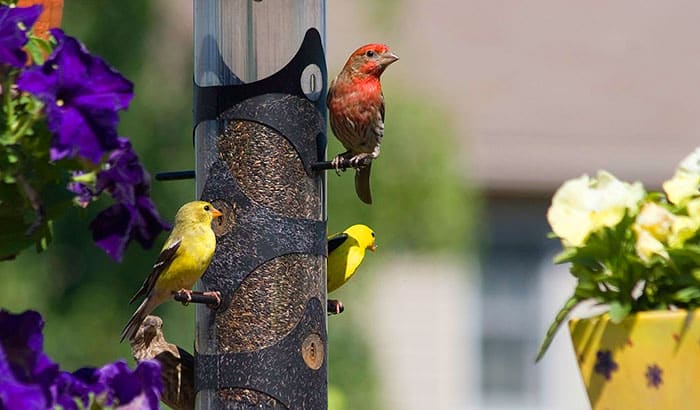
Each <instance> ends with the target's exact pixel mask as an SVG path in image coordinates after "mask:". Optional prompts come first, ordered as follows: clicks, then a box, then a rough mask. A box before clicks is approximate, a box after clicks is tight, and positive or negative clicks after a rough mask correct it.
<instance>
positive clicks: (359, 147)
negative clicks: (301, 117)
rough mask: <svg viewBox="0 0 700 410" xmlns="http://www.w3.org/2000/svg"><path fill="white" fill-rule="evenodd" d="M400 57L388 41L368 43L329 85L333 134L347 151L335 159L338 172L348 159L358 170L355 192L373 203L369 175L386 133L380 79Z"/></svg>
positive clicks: (367, 201)
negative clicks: (386, 43) (392, 49)
mask: <svg viewBox="0 0 700 410" xmlns="http://www.w3.org/2000/svg"><path fill="white" fill-rule="evenodd" d="M398 59H399V57H398V56H396V54H394V53H392V52H391V51H389V48H388V47H387V46H385V45H384V44H367V45H365V46H362V47H360V48H358V49H357V50H355V52H354V53H352V54H351V55H350V58H348V61H347V62H346V63H345V66H344V67H343V69H342V70H341V71H340V74H338V76H337V77H336V78H335V80H333V81H332V82H331V85H330V87H329V88H328V97H327V98H326V105H327V106H328V112H329V114H330V123H331V129H332V130H333V134H335V136H336V138H338V140H339V141H340V142H341V143H342V144H343V146H344V147H345V149H346V150H347V151H346V152H344V153H342V154H338V155H337V156H336V157H335V158H334V159H333V161H331V162H332V164H333V166H334V167H335V169H336V171H337V170H338V169H339V168H340V166H341V164H342V162H343V161H344V160H347V161H349V162H350V165H351V166H353V167H358V170H357V171H356V172H355V192H357V196H358V197H359V198H360V199H361V200H362V202H365V203H367V204H371V203H372V193H371V191H370V186H369V175H370V170H371V168H372V160H373V159H375V158H377V157H378V156H379V151H380V147H381V143H382V137H383V136H384V95H383V94H382V85H381V83H380V81H379V78H380V77H381V75H382V73H383V72H384V70H385V69H386V68H387V67H388V66H389V65H390V64H391V63H393V62H395V61H397V60H398Z"/></svg>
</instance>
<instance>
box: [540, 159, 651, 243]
mask: <svg viewBox="0 0 700 410" xmlns="http://www.w3.org/2000/svg"><path fill="white" fill-rule="evenodd" d="M644 194H645V193H644V188H643V187H642V184H641V183H639V182H636V183H634V184H629V183H627V182H622V181H620V180H618V179H617V178H615V177H614V176H613V175H612V174H610V173H608V172H606V171H599V172H598V175H597V176H596V178H590V177H589V176H588V175H583V176H581V177H579V178H575V179H571V180H568V181H566V182H565V183H564V184H563V185H562V186H561V187H560V188H559V189H558V190H557V192H556V193H555V194H554V197H553V198H552V205H551V206H550V207H549V210H548V211H547V220H548V221H549V224H550V226H551V227H552V231H553V232H554V233H555V234H556V235H557V236H558V237H559V238H561V240H562V243H563V244H564V245H565V246H575V247H579V246H582V245H583V244H584V243H585V242H586V239H587V238H588V236H589V235H590V234H591V233H593V232H596V231H598V230H600V229H601V228H603V227H612V226H615V225H617V224H618V223H619V222H620V221H621V220H622V218H623V217H624V215H625V213H626V212H627V211H628V210H636V209H637V207H638V204H639V202H640V201H641V200H642V198H643V197H644Z"/></svg>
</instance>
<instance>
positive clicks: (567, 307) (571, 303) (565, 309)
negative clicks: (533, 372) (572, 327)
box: [535, 295, 581, 363]
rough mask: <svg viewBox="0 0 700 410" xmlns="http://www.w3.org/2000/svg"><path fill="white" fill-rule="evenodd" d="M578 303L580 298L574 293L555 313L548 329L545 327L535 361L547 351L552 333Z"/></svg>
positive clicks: (555, 331) (552, 338) (554, 332)
mask: <svg viewBox="0 0 700 410" xmlns="http://www.w3.org/2000/svg"><path fill="white" fill-rule="evenodd" d="M579 303H581V300H580V299H579V298H578V297H576V296H575V295H574V296H572V297H570V298H569V300H567V301H566V303H564V306H562V308H561V309H560V310H559V313H557V316H556V317H555V318H554V322H552V324H551V325H550V326H549V329H547V334H546V335H545V336H544V340H543V341H542V344H541V345H540V350H539V351H538V352H537V357H535V363H537V362H539V361H540V359H541V358H542V356H544V354H545V352H547V349H548V348H549V345H550V344H552V340H554V335H555V334H556V333H557V331H558V330H559V328H560V327H561V325H562V323H564V320H566V317H567V316H568V315H569V313H570V312H571V311H572V310H573V309H574V308H575V307H576V305H578V304H579Z"/></svg>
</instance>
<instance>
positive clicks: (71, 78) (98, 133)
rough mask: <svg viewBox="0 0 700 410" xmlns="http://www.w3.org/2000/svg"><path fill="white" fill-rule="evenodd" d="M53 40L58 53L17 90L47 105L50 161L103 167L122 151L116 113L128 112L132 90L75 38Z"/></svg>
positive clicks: (56, 32)
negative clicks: (117, 150)
mask: <svg viewBox="0 0 700 410" xmlns="http://www.w3.org/2000/svg"><path fill="white" fill-rule="evenodd" d="M51 34H52V35H53V36H54V38H55V39H56V41H57V42H58V44H57V46H56V48H55V49H54V52H53V53H52V54H51V56H50V57H49V58H48V59H47V60H46V62H45V63H44V65H43V66H36V67H32V68H30V69H27V70H25V71H24V72H23V73H22V74H21V75H20V77H19V78H18V80H17V86H18V87H19V89H21V90H23V91H27V92H30V93H32V94H34V95H35V96H36V97H37V98H39V99H40V100H41V101H43V102H44V104H46V116H47V119H48V127H49V130H51V132H52V133H53V134H54V138H53V139H52V140H51V151H50V155H51V160H53V161H56V160H59V159H63V158H72V157H75V156H80V157H83V158H86V159H88V160H90V161H92V162H93V163H99V162H100V159H101V158H102V155H103V154H104V153H105V152H107V151H111V150H113V149H115V148H117V147H118V146H119V143H118V137H117V123H118V122H119V116H118V114H117V112H118V111H119V110H124V109H126V108H128V106H129V102H130V101H131V98H132V97H133V84H132V83H131V82H130V81H129V80H127V79H126V78H124V77H123V76H122V75H121V74H119V73H118V72H117V71H115V70H114V69H113V68H111V67H110V66H109V65H107V63H105V62H104V60H102V59H101V58H99V57H95V56H93V55H91V54H90V53H89V52H88V51H87V49H86V48H85V47H84V46H83V45H82V44H81V43H80V42H78V40H76V39H75V38H73V37H70V36H67V35H65V34H64V33H63V31H61V30H60V29H52V30H51Z"/></svg>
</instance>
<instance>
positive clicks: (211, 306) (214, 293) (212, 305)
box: [202, 290, 221, 309]
mask: <svg viewBox="0 0 700 410" xmlns="http://www.w3.org/2000/svg"><path fill="white" fill-rule="evenodd" d="M202 295H203V296H211V297H213V298H215V299H216V302H215V303H207V307H208V308H209V309H217V308H218V307H219V306H220V305H221V292H219V291H217V290H215V291H209V292H203V293H202Z"/></svg>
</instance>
